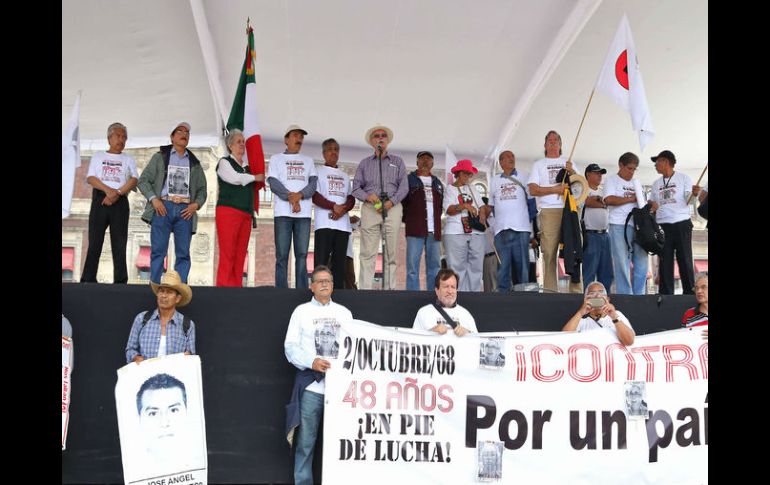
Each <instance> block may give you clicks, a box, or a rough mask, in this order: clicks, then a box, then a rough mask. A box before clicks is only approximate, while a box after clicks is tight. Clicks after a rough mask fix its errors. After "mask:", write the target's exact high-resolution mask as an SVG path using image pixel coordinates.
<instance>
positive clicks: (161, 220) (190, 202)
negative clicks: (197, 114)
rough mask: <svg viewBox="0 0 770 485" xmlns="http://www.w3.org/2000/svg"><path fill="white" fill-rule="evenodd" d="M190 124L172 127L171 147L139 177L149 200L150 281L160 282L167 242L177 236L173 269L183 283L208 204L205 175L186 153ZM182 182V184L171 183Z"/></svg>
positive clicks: (157, 155)
mask: <svg viewBox="0 0 770 485" xmlns="http://www.w3.org/2000/svg"><path fill="white" fill-rule="evenodd" d="M189 142H190V123H187V122H186V121H181V122H179V123H176V124H174V125H173V128H172V130H171V144H170V145H164V146H162V147H160V150H159V151H158V152H156V153H155V154H154V155H153V156H152V158H151V159H150V162H149V163H148V164H147V167H145V169H144V170H143V171H142V175H141V177H139V184H138V187H139V190H140V191H141V192H142V194H143V195H144V196H145V197H146V198H147V205H146V206H145V208H144V213H143V214H142V220H143V221H144V222H146V223H147V224H150V227H151V230H150V243H151V245H152V252H151V254H150V281H151V282H152V283H155V284H157V283H159V282H160V278H161V276H162V274H163V260H164V259H165V258H166V255H167V253H168V241H169V239H171V233H172V232H173V233H174V248H175V253H176V261H175V262H174V269H175V270H176V271H177V272H178V273H179V276H180V277H181V278H182V282H183V283H187V275H188V274H189V273H190V265H191V261H190V242H191V241H192V236H193V234H195V230H196V228H197V226H198V210H200V208H201V207H203V204H205V203H206V196H207V188H206V174H205V173H204V172H203V167H202V166H201V162H200V160H198V157H196V156H195V155H194V154H193V153H192V152H191V151H189V150H187V144H188V143H189ZM174 180H177V181H179V180H182V183H172V181H174Z"/></svg>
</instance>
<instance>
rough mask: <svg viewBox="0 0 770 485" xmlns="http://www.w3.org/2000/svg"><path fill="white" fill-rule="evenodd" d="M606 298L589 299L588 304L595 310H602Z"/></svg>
mask: <svg viewBox="0 0 770 485" xmlns="http://www.w3.org/2000/svg"><path fill="white" fill-rule="evenodd" d="M604 303H605V302H604V298H589V299H588V304H589V305H591V306H592V307H594V308H601V307H603V306H604Z"/></svg>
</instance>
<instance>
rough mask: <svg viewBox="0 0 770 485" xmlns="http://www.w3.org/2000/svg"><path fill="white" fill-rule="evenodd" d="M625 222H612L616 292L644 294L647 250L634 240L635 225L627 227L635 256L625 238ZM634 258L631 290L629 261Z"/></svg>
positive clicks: (611, 232)
mask: <svg viewBox="0 0 770 485" xmlns="http://www.w3.org/2000/svg"><path fill="white" fill-rule="evenodd" d="M623 228H624V225H623V224H610V247H611V249H612V267H613V269H614V272H615V293H617V294H619V295H632V294H633V295H644V294H645V284H646V282H647V251H645V250H644V248H643V247H641V246H639V245H638V244H636V243H635V242H633V241H634V227H633V224H629V225H628V227H626V233H627V234H628V242H629V243H631V244H632V247H633V257H632V255H631V253H629V252H628V246H627V245H626V241H625V239H624V238H623ZM632 259H633V264H634V274H633V292H632V291H631V281H632V277H631V276H630V272H631V271H630V267H629V263H630V262H631V260H632Z"/></svg>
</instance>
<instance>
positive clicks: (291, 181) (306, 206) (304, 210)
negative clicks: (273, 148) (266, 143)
mask: <svg viewBox="0 0 770 485" xmlns="http://www.w3.org/2000/svg"><path fill="white" fill-rule="evenodd" d="M268 163H269V164H270V166H269V167H268V169H267V177H268V178H270V177H273V178H275V179H277V180H278V181H279V182H281V183H282V184H283V186H284V187H286V189H287V190H288V191H289V192H299V191H301V190H302V189H304V188H305V186H306V185H307V184H308V182H309V181H310V177H314V176H318V172H317V170H316V167H315V163H313V159H312V158H310V157H308V156H307V155H302V154H300V153H276V154H275V155H273V156H272V157H270V160H269V161H268ZM273 204H274V206H273V207H274V209H273V214H274V217H308V218H309V217H310V211H311V208H312V206H313V201H312V200H311V199H309V198H308V199H302V200H300V201H299V206H300V211H299V212H292V211H291V204H290V203H289V201H288V200H283V199H281V198H280V197H274V198H273Z"/></svg>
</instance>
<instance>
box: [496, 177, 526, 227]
mask: <svg viewBox="0 0 770 485" xmlns="http://www.w3.org/2000/svg"><path fill="white" fill-rule="evenodd" d="M517 172H518V175H512V177H514V178H516V179H517V180H518V181H519V182H521V183H522V185H524V187H525V188H522V187H521V185H519V184H517V183H516V182H513V181H512V180H510V179H508V178H506V177H503V176H502V175H495V176H494V178H492V191H491V197H490V198H489V205H491V206H493V207H494V208H495V234H498V233H499V232H501V231H504V230H506V229H513V230H514V231H520V232H529V230H530V228H531V227H532V225H531V224H530V221H529V209H528V208H527V198H528V197H529V188H528V187H527V173H526V172H523V171H521V170H517Z"/></svg>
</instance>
